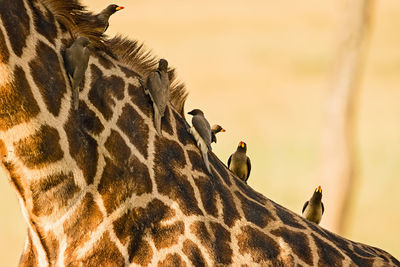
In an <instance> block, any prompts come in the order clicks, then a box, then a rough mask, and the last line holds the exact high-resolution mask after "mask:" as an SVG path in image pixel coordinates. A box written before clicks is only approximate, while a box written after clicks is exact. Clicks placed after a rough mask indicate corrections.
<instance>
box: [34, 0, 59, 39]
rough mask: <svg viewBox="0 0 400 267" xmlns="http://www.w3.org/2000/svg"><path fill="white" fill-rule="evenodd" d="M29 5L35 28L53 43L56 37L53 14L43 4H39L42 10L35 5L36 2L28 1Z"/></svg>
mask: <svg viewBox="0 0 400 267" xmlns="http://www.w3.org/2000/svg"><path fill="white" fill-rule="evenodd" d="M28 4H29V7H30V8H31V10H32V13H33V23H34V25H35V30H36V31H37V32H38V33H40V34H41V35H43V36H44V37H46V39H47V40H49V42H50V43H52V44H55V42H54V41H55V38H56V37H57V28H56V21H55V19H54V15H53V14H52V13H51V12H50V11H49V9H48V8H47V7H45V6H41V8H42V9H44V11H41V10H40V9H39V8H38V7H36V5H37V4H38V3H37V2H36V3H32V2H31V1H28Z"/></svg>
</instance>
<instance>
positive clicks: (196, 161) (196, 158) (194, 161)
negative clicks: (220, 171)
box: [187, 150, 205, 172]
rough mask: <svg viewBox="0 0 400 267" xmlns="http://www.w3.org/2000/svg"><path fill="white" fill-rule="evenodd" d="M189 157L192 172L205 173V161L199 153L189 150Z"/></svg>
mask: <svg viewBox="0 0 400 267" xmlns="http://www.w3.org/2000/svg"><path fill="white" fill-rule="evenodd" d="M187 154H188V156H189V160H190V165H192V170H194V171H200V172H205V166H204V162H203V159H202V158H201V156H200V154H199V153H198V152H197V151H193V150H187Z"/></svg>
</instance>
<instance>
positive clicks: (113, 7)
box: [106, 4, 124, 14]
mask: <svg viewBox="0 0 400 267" xmlns="http://www.w3.org/2000/svg"><path fill="white" fill-rule="evenodd" d="M121 9H124V7H123V6H118V5H115V4H112V5H109V6H108V7H107V8H106V10H107V11H108V12H109V13H111V14H113V13H115V12H117V11H119V10H121Z"/></svg>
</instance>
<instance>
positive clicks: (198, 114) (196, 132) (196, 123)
mask: <svg viewBox="0 0 400 267" xmlns="http://www.w3.org/2000/svg"><path fill="white" fill-rule="evenodd" d="M188 114H190V115H193V118H192V127H191V128H190V129H189V131H190V133H191V134H192V135H193V137H194V139H195V140H196V142H197V146H198V147H199V149H200V151H201V154H202V156H203V160H204V164H205V165H206V168H207V170H208V172H209V173H211V170H210V163H209V162H208V154H207V152H208V150H210V151H211V127H210V124H209V123H208V121H207V119H206V118H205V117H204V113H203V111H201V110H200V109H194V110H192V111H190V112H188Z"/></svg>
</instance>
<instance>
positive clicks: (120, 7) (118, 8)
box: [115, 6, 124, 11]
mask: <svg viewBox="0 0 400 267" xmlns="http://www.w3.org/2000/svg"><path fill="white" fill-rule="evenodd" d="M121 9H124V7H123V6H119V7H117V8H116V9H115V11H118V10H121Z"/></svg>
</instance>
